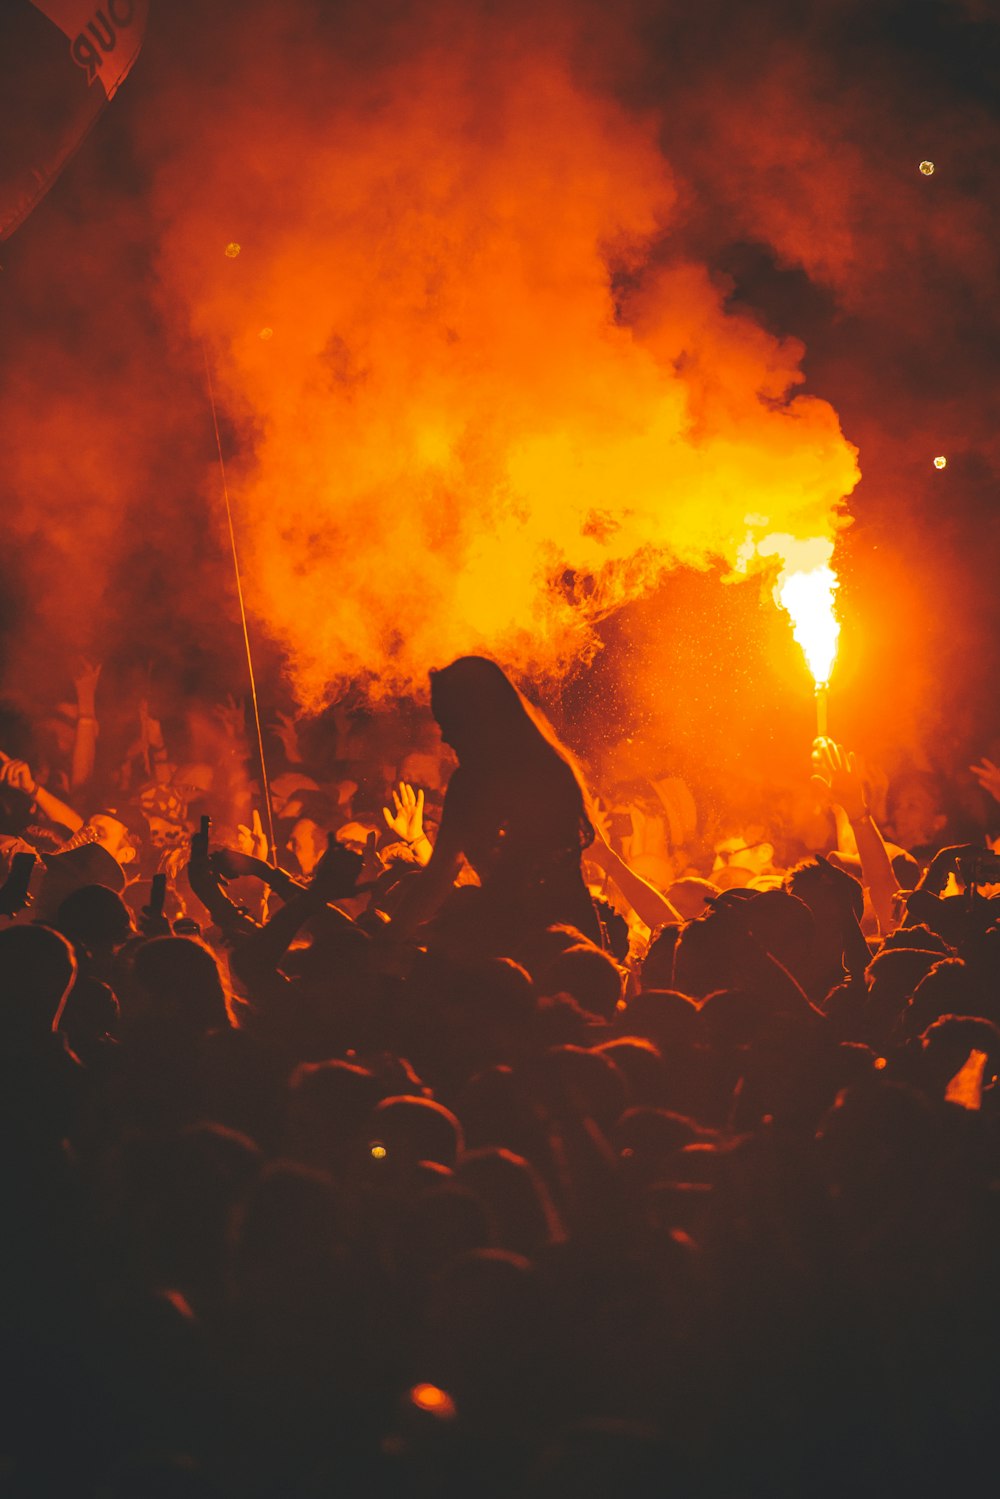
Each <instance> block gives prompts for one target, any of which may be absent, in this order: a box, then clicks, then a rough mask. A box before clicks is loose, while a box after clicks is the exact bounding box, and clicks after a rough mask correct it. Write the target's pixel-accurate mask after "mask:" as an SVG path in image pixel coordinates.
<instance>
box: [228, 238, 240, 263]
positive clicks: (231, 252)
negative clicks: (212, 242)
mask: <svg viewBox="0 0 1000 1499" xmlns="http://www.w3.org/2000/svg"><path fill="white" fill-rule="evenodd" d="M239 253H240V246H239V245H238V244H237V243H236V241H235V240H234V239H231V240H230V241H229V243H228V245H227V246H226V254H227V255H228V256H229V258H230V260H235V259H236V257H237V255H238V254H239Z"/></svg>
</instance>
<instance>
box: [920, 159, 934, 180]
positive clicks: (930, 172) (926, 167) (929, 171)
mask: <svg viewBox="0 0 1000 1499" xmlns="http://www.w3.org/2000/svg"><path fill="white" fill-rule="evenodd" d="M920 170H921V172H922V173H923V175H924V176H925V177H933V176H934V163H933V162H932V161H922V162H921V163H920Z"/></svg>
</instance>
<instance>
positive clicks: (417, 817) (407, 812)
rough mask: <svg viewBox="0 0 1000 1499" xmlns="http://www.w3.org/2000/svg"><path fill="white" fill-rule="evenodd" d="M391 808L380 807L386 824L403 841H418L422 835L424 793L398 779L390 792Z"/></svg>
mask: <svg viewBox="0 0 1000 1499" xmlns="http://www.w3.org/2000/svg"><path fill="white" fill-rule="evenodd" d="M392 806H393V810H392V811H391V812H390V810H389V808H388V807H383V808H382V816H383V817H384V818H385V821H386V826H387V827H388V828H389V829H390V830H391V831H392V832H393V833H395V834H396V837H397V838H401V839H402V840H403V842H404V843H419V842H420V840H421V838H423V836H424V793H423V791H422V790H420V791H414V789H413V787H412V786H411V785H410V783H409V781H400V783H399V790H398V791H393V793H392Z"/></svg>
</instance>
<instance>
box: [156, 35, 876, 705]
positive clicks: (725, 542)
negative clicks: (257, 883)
mask: <svg viewBox="0 0 1000 1499" xmlns="http://www.w3.org/2000/svg"><path fill="white" fill-rule="evenodd" d="M286 20H287V18H286V17H285V13H284V12H282V17H281V18H275V17H272V24H273V26H274V28H275V32H276V33H277V32H280V33H281V34H280V36H278V35H264V36H263V37H262V36H261V35H260V34H259V30H255V32H254V38H253V45H254V47H255V48H256V49H257V51H258V53H259V58H260V63H259V68H258V70H257V71H255V72H254V71H251V70H250V69H249V67H248V66H245V65H244V63H245V60H243V61H241V60H240V59H234V60H233V78H234V81H233V83H232V85H231V86H229V87H227V86H225V85H224V86H223V87H222V88H221V89H220V88H218V87H216V88H215V89H214V90H213V92H212V95H211V108H210V109H209V110H207V111H203V112H200V113H196V115H195V116H194V117H193V118H189V123H190V125H191V130H192V133H191V136H190V138H186V137H183V136H182V137H180V138H178V137H177V135H176V134H174V135H173V137H172V144H171V149H172V151H173V152H174V153H175V155H174V160H173V163H172V164H171V165H170V166H169V167H166V168H162V169H161V171H160V175H159V178H158V180H157V183H156V193H157V201H158V207H159V210H160V213H161V216H162V219H163V222H164V224H165V225H166V229H165V237H164V242H163V246H164V247H163V256H162V266H161V269H162V274H163V278H164V281H165V284H166V286H167V288H168V293H169V296H170V298H171V300H172V301H174V302H175V303H176V302H178V301H179V302H180V303H182V305H185V306H187V307H188V308H189V310H190V316H191V323H192V326H193V328H194V330H195V332H196V333H197V334H198V335H199V336H201V337H203V338H204V339H205V340H206V341H207V342H208V344H209V346H210V348H211V350H212V357H213V363H214V366H215V371H216V379H217V384H218V389H219V392H220V399H221V402H222V404H223V405H224V406H225V408H226V409H227V410H228V412H229V413H230V415H231V417H232V418H233V419H234V420H235V421H236V422H237V423H238V424H239V426H240V428H241V430H242V432H243V434H244V438H245V440H246V444H247V449H246V457H245V461H244V462H243V463H242V465H241V466H240V468H239V470H238V471H234V473H233V474H232V475H231V482H232V487H233V490H234V498H235V507H236V511H237V526H238V530H239V532H240V537H241V545H242V549H243V554H244V565H245V568H246V572H247V585H248V586H247V593H248V598H249V600H250V603H251V607H252V608H253V610H254V611H255V612H256V614H257V615H258V617H259V618H260V619H261V621H262V622H263V623H264V624H265V625H266V627H267V628H268V630H269V631H270V632H271V633H272V634H273V635H274V636H275V637H276V638H277V639H278V640H279V641H281V642H282V644H283V646H284V647H285V649H286V651H287V656H288V661H289V667H290V672H291V675H292V679H293V682H294V685H295V688H296V691H297V693H298V696H299V698H300V700H301V701H302V702H303V704H305V705H307V706H310V707H316V706H318V705H319V704H320V703H321V702H323V701H324V699H326V698H327V697H328V696H329V695H330V692H331V690H333V689H335V688H336V687H337V686H338V685H339V684H340V683H341V682H342V681H343V680H344V679H345V678H349V677H355V676H358V675H365V674H369V673H370V674H371V678H372V681H371V690H372V691H373V693H374V694H375V695H379V694H381V693H385V692H389V691H398V690H405V689H407V688H409V687H411V686H413V685H414V684H419V683H422V682H423V681H424V679H425V674H426V671H427V668H428V666H429V665H433V664H440V663H441V662H443V661H445V660H447V659H448V658H450V657H452V656H455V655H457V654H460V653H463V652H468V651H485V652H489V653H491V654H494V655H496V656H498V657H500V658H501V659H503V660H504V661H505V662H506V663H507V664H509V665H511V666H513V667H515V668H519V669H522V670H525V671H531V672H533V673H539V672H552V673H555V672H559V671H560V670H562V669H564V668H565V667H566V666H567V664H569V663H571V662H572V661H574V660H576V659H579V658H581V657H586V656H587V655H588V654H589V653H590V652H591V651H592V649H593V635H592V624H593V620H594V618H595V617H597V616H599V615H600V614H602V613H605V612H607V611H608V610H610V609H613V608H614V607H616V606H617V605H618V604H620V603H622V602H623V601H624V600H625V599H627V598H630V597H634V596H636V595H638V594H640V593H641V592H642V591H643V590H645V589H646V588H648V587H649V586H650V585H651V584H652V583H654V582H655V581H656V580H657V579H658V578H659V577H660V576H662V574H663V572H664V570H665V569H667V568H670V567H672V566H675V565H677V564H679V563H684V564H690V565H694V566H696V567H705V566H708V565H711V564H714V563H718V562H721V564H722V565H723V566H724V567H725V568H729V569H732V568H735V567H736V566H737V565H738V564H739V561H740V558H741V556H743V555H744V553H745V549H746V547H747V544H748V540H749V541H750V542H752V541H753V540H755V539H757V538H759V537H761V536H765V535H768V534H772V533H774V532H787V533H789V534H790V535H791V536H793V537H796V538H801V539H805V538H809V537H815V536H820V537H824V538H827V539H830V538H832V537H833V535H834V534H835V532H836V530H837V528H838V526H839V525H840V524H842V518H841V512H840V509H839V506H840V504H841V501H842V499H843V497H844V496H845V495H846V494H847V493H848V492H849V491H850V490H851V489H852V487H853V485H854V483H855V482H856V479H857V469H856V466H855V455H854V450H853V449H852V448H851V447H850V446H849V445H848V444H847V442H846V441H845V440H844V438H843V436H842V434H841V432H840V428H839V425H838V421H837V418H836V415H835V414H834V412H833V411H832V409H831V408H830V407H829V406H828V405H827V404H825V403H824V402H823V401H820V400H817V399H815V398H812V397H807V396H795V395H794V394H793V392H794V388H795V386H796V385H797V384H798V383H799V382H800V380H801V379H802V376H801V373H800V370H799V361H800V357H801V354H802V349H801V346H800V345H798V344H797V343H795V342H794V341H791V340H789V341H784V342H782V341H780V340H778V339H776V338H774V337H772V336H771V335H770V334H768V333H766V332H764V331H763V330H762V329H761V328H760V327H759V326H757V325H756V324H755V323H754V322H753V321H752V320H751V319H750V318H749V317H748V316H745V315H742V314H738V313H735V312H731V311H728V310H727V309H726V307H725V295H726V287H725V286H724V285H716V284H715V283H713V281H712V280H711V278H710V276H709V275H708V274H707V272H706V271H705V270H704V269H703V268H701V267H699V266H698V265H695V264H691V263H688V262H686V261H685V260H684V259H683V258H681V257H680V256H674V255H671V254H670V243H671V233H672V224H673V222H674V219H675V216H676V214H677V202H676V191H675V187H674V183H673V181H672V177H671V172H670V168H669V165H668V162H667V161H666V160H665V159H664V156H663V154H662V152H661V150H660V147H659V145H658V141H657V121H656V120H655V119H654V118H652V117H645V118H643V117H636V116H635V115H634V114H629V113H627V112H626V111H625V110H624V109H622V108H621V107H620V106H619V105H618V104H616V103H614V102H613V101H611V100H610V99H609V98H606V97H603V96H601V95H599V94H597V93H595V92H594V91H593V90H592V89H588V88H585V87H584V86H583V85H582V84H581V82H579V81H578V80H577V79H576V78H575V77H574V74H573V71H572V68H571V66H570V63H569V61H568V60H567V50H568V49H567V48H566V47H565V45H564V41H563V39H562V38H561V37H560V36H558V35H553V34H552V33H551V32H548V31H545V30H544V29H542V28H541V26H540V25H539V27H538V29H536V28H535V26H534V24H533V23H531V22H529V21H524V22H523V23H522V24H521V25H520V26H517V25H514V24H512V23H511V17H510V16H509V15H506V16H505V17H504V23H503V25H501V23H500V21H499V20H497V19H496V18H495V17H494V18H491V17H489V15H488V14H487V13H486V12H483V13H478V12H475V13H473V14H472V16H471V18H470V16H469V15H467V14H466V13H464V12H463V13H452V14H451V15H450V18H449V26H448V28H447V43H446V44H445V41H444V39H443V38H442V36H440V35H439V34H438V32H437V31H435V29H434V28H433V27H431V28H430V30H429V31H427V32H426V34H424V35H423V36H422V38H421V40H420V41H419V42H417V41H416V40H415V38H414V37H413V36H412V35H411V36H409V37H408V38H406V39H405V45H404V43H403V42H400V43H399V45H398V48H397V50H396V51H393V50H392V48H388V50H387V55H385V56H382V57H381V58H379V59H378V60H377V61H373V60H371V59H369V60H368V61H369V66H368V70H367V71H366V72H363V73H358V72H356V71H354V70H353V69H351V68H350V67H349V65H348V63H347V62H346V61H338V60H337V54H336V52H335V51H334V50H333V49H330V50H329V51H328V52H327V53H326V54H323V55H321V54H320V51H319V49H313V50H312V51H310V46H309V39H308V37H304V36H301V35H300V34H298V33H297V32H296V31H295V28H294V27H291V26H286ZM292 38H294V39H292ZM247 45H248V46H249V43H247ZM264 58H267V59H268V66H267V67H266V68H265V66H264V61H263V60H264ZM276 59H278V60H276ZM293 83H294V86H293ZM164 113H165V116H166V117H169V118H170V119H171V121H172V124H171V129H172V131H174V132H176V131H177V129H178V126H177V119H178V118H179V117H180V116H181V110H180V106H179V103H178V104H177V105H176V106H175V107H173V108H171V106H170V104H169V101H168V104H167V107H166V111H165V112H164ZM187 152H190V153H192V157H193V156H194V155H196V157H197V170H196V171H195V170H194V169H193V166H192V167H191V169H190V170H189V169H188V168H189V166H190V165H191V164H190V163H189V161H188V158H187V155H186V153H187ZM234 243H235V244H239V245H240V247H241V251H240V254H239V257H238V258H232V257H230V258H227V254H226V246H227V245H229V244H234ZM654 247H658V248H657V260H658V265H657V268H656V269H655V271H653V270H652V269H650V259H651V254H652V251H653V249H654ZM664 247H666V252H667V253H666V254H664ZM262 329H266V330H270V336H269V337H267V338H263V337H262V332H261V330H262Z"/></svg>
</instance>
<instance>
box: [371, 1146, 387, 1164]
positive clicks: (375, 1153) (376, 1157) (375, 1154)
mask: <svg viewBox="0 0 1000 1499" xmlns="http://www.w3.org/2000/svg"><path fill="white" fill-rule="evenodd" d="M388 1154H389V1152H388V1151H387V1150H386V1148H385V1146H384V1145H373V1146H372V1160H373V1161H384V1160H385V1158H386V1156H387V1155H388Z"/></svg>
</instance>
